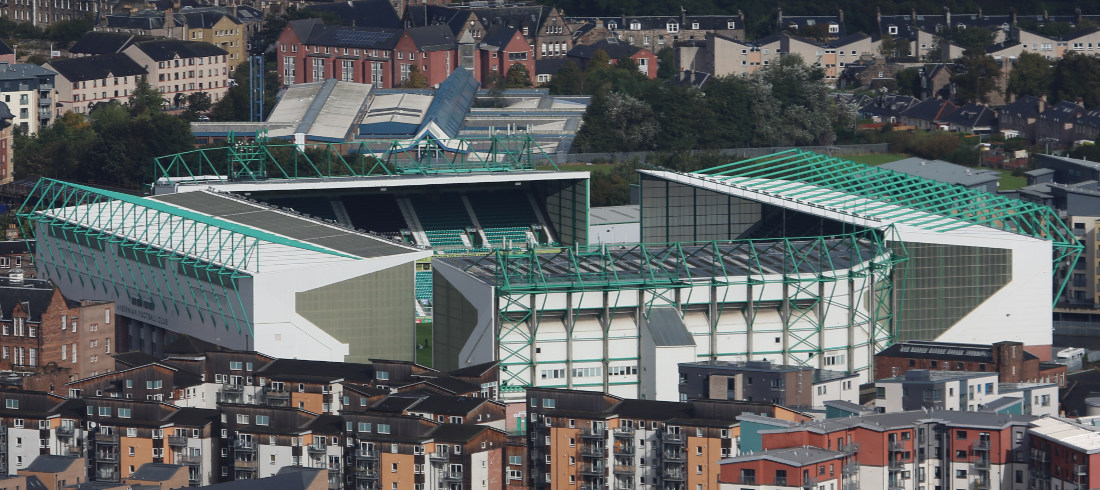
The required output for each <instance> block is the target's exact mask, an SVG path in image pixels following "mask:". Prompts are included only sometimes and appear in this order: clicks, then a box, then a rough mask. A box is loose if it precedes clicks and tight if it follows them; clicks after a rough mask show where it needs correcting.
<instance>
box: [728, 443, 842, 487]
mask: <svg viewBox="0 0 1100 490" xmlns="http://www.w3.org/2000/svg"><path fill="white" fill-rule="evenodd" d="M843 466H844V453H841V452H838V451H830V450H828V449H821V448H816V447H794V448H786V449H775V450H771V451H765V452H762V453H757V454H749V455H745V456H738V457H735V458H731V459H727V460H724V461H723V462H722V468H721V470H719V474H718V481H719V482H720V483H722V484H727V483H729V484H735V485H761V486H776V487H802V488H818V486H819V485H824V486H825V487H826V488H840V487H841V481H840V480H841V473H842V471H841V469H842V468H843Z"/></svg>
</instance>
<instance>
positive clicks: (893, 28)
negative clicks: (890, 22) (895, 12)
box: [886, 26, 898, 36]
mask: <svg viewBox="0 0 1100 490" xmlns="http://www.w3.org/2000/svg"><path fill="white" fill-rule="evenodd" d="M886 32H889V33H890V35H891V36H896V35H897V34H898V26H890V27H887V28H886Z"/></svg>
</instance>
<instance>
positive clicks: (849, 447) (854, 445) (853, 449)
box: [837, 442, 859, 454]
mask: <svg viewBox="0 0 1100 490" xmlns="http://www.w3.org/2000/svg"><path fill="white" fill-rule="evenodd" d="M837 451H840V452H842V453H844V454H856V453H858V452H859V443H858V442H849V443H848V444H841V445H840V446H839V447H837Z"/></svg>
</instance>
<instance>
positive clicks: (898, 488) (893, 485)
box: [886, 479, 905, 490]
mask: <svg viewBox="0 0 1100 490" xmlns="http://www.w3.org/2000/svg"><path fill="white" fill-rule="evenodd" d="M886 489H887V490H905V480H894V479H891V480H889V481H887V482H886Z"/></svg>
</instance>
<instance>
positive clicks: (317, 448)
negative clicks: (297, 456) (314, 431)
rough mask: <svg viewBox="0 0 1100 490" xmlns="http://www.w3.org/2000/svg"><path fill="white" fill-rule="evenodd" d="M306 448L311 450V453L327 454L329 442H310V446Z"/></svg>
mask: <svg viewBox="0 0 1100 490" xmlns="http://www.w3.org/2000/svg"><path fill="white" fill-rule="evenodd" d="M306 450H307V451H309V453H310V454H325V453H327V452H328V444H321V443H317V442H315V443H313V444H310V445H309V446H306Z"/></svg>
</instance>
